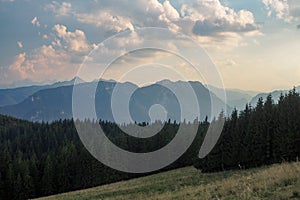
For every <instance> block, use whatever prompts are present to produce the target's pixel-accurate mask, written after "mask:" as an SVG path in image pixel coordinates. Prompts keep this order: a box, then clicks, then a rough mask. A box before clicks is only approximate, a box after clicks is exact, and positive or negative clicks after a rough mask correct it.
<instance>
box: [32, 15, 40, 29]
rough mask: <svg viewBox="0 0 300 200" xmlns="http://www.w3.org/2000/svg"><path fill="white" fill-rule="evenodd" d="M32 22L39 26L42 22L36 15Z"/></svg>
mask: <svg viewBox="0 0 300 200" xmlns="http://www.w3.org/2000/svg"><path fill="white" fill-rule="evenodd" d="M31 23H32V24H33V25H34V26H37V27H40V26H41V24H40V22H39V20H38V18H37V17H34V18H33V19H32V20H31Z"/></svg>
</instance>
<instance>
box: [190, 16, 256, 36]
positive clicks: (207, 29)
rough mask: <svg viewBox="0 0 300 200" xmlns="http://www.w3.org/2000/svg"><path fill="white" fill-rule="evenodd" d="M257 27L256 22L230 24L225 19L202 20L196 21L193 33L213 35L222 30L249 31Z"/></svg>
mask: <svg viewBox="0 0 300 200" xmlns="http://www.w3.org/2000/svg"><path fill="white" fill-rule="evenodd" d="M258 29H259V25H257V24H246V25H245V26H242V25H241V24H238V23H236V24H230V23H229V22H227V21H225V20H220V19H217V20H214V21H210V20H204V21H200V20H199V21H196V23H195V25H194V27H193V33H194V34H196V35H202V36H213V35H217V34H218V33H222V32H238V33H243V32H250V31H255V30H258Z"/></svg>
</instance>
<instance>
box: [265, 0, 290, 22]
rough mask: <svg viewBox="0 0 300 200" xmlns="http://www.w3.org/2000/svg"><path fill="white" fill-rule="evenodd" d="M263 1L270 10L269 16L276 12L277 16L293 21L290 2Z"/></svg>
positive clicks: (285, 0) (282, 0)
mask: <svg viewBox="0 0 300 200" xmlns="http://www.w3.org/2000/svg"><path fill="white" fill-rule="evenodd" d="M262 2H263V3H264V5H265V6H266V8H267V10H268V11H269V12H268V16H271V15H272V13H273V12H275V13H276V17H277V18H279V19H284V20H285V21H291V19H292V18H291V16H290V15H289V4H288V1H287V0H262Z"/></svg>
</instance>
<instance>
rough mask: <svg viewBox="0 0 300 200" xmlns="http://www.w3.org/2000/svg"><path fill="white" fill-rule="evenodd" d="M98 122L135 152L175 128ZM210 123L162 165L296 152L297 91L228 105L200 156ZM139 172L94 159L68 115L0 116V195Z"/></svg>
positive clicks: (245, 161)
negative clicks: (214, 138)
mask: <svg viewBox="0 0 300 200" xmlns="http://www.w3.org/2000/svg"><path fill="white" fill-rule="evenodd" d="M219 117H223V115H220V116H219ZM85 123H95V122H89V121H86V122H85ZM100 125H101V126H102V128H103V129H104V131H105V133H106V134H107V136H108V137H109V138H110V139H111V140H112V141H113V142H114V143H116V144H117V145H119V146H120V147H122V148H123V149H127V150H130V151H133V152H148V151H153V150H156V149H159V148H161V147H162V146H164V145H166V144H168V142H169V141H171V140H172V138H173V137H174V135H175V134H176V131H177V129H178V127H179V124H178V123H176V122H171V121H168V122H165V126H164V128H163V129H162V130H161V132H160V133H158V134H157V135H156V136H153V137H151V138H149V139H137V138H133V137H131V136H129V135H126V134H124V133H122V131H121V130H120V128H118V126H117V125H116V124H114V123H111V122H104V121H100ZM140 125H141V126H145V125H147V124H146V123H143V124H140ZM208 125H209V122H207V121H204V122H201V123H200V124H199V130H198V134H197V136H196V139H195V141H194V143H193V144H192V146H191V147H190V148H189V149H188V151H187V152H186V153H185V154H184V155H183V156H182V157H181V158H180V159H179V160H178V161H177V162H175V163H174V164H172V165H171V166H169V167H167V168H166V169H163V170H168V169H174V168H179V167H183V166H188V165H195V166H196V167H197V168H199V169H201V170H202V172H212V171H221V170H227V169H243V168H250V167H257V166H261V165H268V164H272V163H280V162H284V161H294V160H297V159H298V157H299V156H300V97H299V94H298V93H296V91H295V90H292V91H290V92H289V93H288V94H287V95H286V96H281V98H280V100H279V102H278V104H274V103H273V101H272V98H271V96H269V97H268V98H267V100H266V102H263V101H262V99H260V100H259V101H258V103H257V106H256V107H255V108H254V107H251V106H249V105H247V106H246V108H245V110H243V111H241V112H240V113H239V112H238V111H234V112H233V113H232V115H231V117H230V118H227V119H226V122H225V126H224V130H223V133H222V135H221V138H220V139H219V141H218V143H217V145H216V146H215V148H214V149H213V151H212V152H211V153H210V154H209V155H208V156H207V157H206V158H205V159H203V160H200V159H198V153H199V148H200V146H201V141H202V139H203V137H204V135H205V133H206V130H207V128H208ZM199 173H200V171H199ZM142 175H145V174H139V175H136V174H127V173H122V172H118V171H116V170H113V169H110V168H108V167H105V166H104V165H102V164H101V163H100V162H98V161H97V160H96V159H94V158H93V157H92V156H91V155H90V154H89V153H88V152H87V151H86V150H85V148H84V146H83V145H82V144H81V141H80V140H79V137H78V135H77V132H76V129H75V126H74V123H73V121H72V120H63V121H62V120H60V121H57V122H53V123H51V124H48V123H32V122H28V121H22V120H17V119H14V118H10V117H6V116H0V199H26V198H33V197H38V196H45V195H50V194H56V193H61V192H66V191H71V190H77V189H83V188H88V187H92V186H96V185H101V184H106V183H111V182H115V181H119V180H125V179H129V178H133V177H137V176H142Z"/></svg>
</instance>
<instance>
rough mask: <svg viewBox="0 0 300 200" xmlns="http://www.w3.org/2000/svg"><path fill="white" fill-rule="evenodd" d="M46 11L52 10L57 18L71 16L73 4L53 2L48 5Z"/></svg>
mask: <svg viewBox="0 0 300 200" xmlns="http://www.w3.org/2000/svg"><path fill="white" fill-rule="evenodd" d="M46 9H48V10H51V11H52V12H53V13H55V15H56V16H58V17H59V16H69V15H70V13H71V12H72V4H71V3H69V2H61V3H59V2H56V1H52V3H51V4H48V5H46Z"/></svg>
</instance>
